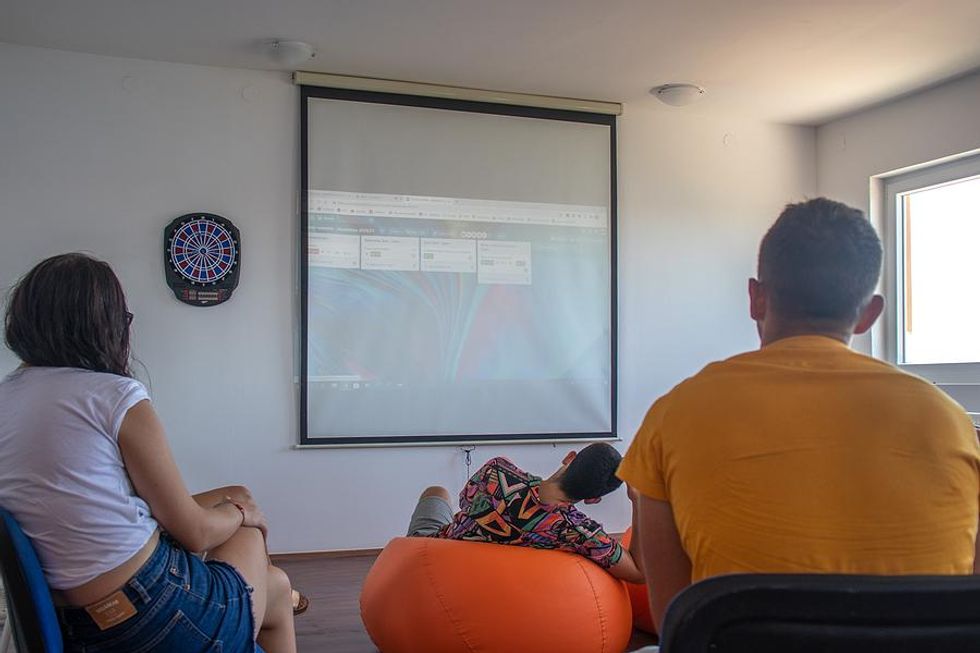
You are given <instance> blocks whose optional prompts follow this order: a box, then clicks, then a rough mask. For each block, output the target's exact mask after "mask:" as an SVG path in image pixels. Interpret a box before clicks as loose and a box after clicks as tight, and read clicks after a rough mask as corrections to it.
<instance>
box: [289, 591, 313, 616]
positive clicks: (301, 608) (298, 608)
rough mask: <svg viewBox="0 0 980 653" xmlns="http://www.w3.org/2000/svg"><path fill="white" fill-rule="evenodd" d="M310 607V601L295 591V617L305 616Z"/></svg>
mask: <svg viewBox="0 0 980 653" xmlns="http://www.w3.org/2000/svg"><path fill="white" fill-rule="evenodd" d="M309 607H310V599H308V598H307V597H306V596H304V595H303V594H300V593H299V591H298V590H293V616H296V615H298V614H303V613H304V612H306V611H307V610H308V609H309Z"/></svg>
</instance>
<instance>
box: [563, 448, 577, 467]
mask: <svg viewBox="0 0 980 653" xmlns="http://www.w3.org/2000/svg"><path fill="white" fill-rule="evenodd" d="M576 455H577V454H576V452H574V451H569V452H568V453H566V454H565V457H564V458H562V459H561V464H562V465H567V464H568V463H570V462H572V461H573V460H575V456H576Z"/></svg>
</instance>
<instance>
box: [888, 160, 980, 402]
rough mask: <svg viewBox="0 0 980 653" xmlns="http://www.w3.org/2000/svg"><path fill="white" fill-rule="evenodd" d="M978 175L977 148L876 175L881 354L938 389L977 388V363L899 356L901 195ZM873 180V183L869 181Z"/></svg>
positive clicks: (902, 290) (901, 343) (901, 325)
mask: <svg viewBox="0 0 980 653" xmlns="http://www.w3.org/2000/svg"><path fill="white" fill-rule="evenodd" d="M977 176H980V150H973V151H971V152H967V153H964V154H962V155H958V156H956V157H951V158H948V159H944V160H940V161H937V162H932V163H927V164H923V165H920V166H914V167H912V168H906V169H903V170H899V171H895V172H894V173H889V174H887V175H881V176H880V177H879V179H880V181H881V182H882V188H881V190H882V194H881V206H880V209H881V213H880V215H881V217H882V222H881V227H882V232H883V236H884V242H883V246H884V257H883V258H884V260H883V268H884V269H883V271H882V272H883V274H882V290H883V293H884V295H885V299H886V302H885V315H884V325H883V327H884V328H883V333H882V336H883V337H882V341H883V342H882V344H883V347H882V351H881V353H882V354H883V355H884V358H885V360H887V361H888V362H890V363H893V364H894V365H896V366H898V367H899V368H901V369H903V370H905V371H907V372H911V373H913V374H917V375H919V376H922V377H923V378H926V379H928V380H930V381H932V382H933V383H937V384H943V385H961V384H962V385H978V384H980V362H965V363H905V362H903V361H902V357H901V356H900V354H901V353H902V348H903V346H904V335H903V330H904V328H905V321H904V310H903V307H904V306H905V230H904V227H905V225H904V221H902V220H900V217H901V216H900V214H899V211H898V206H899V202H900V201H901V196H902V195H903V194H905V193H909V192H911V191H915V190H923V189H927V188H934V187H937V186H942V185H945V184H949V183H951V182H955V181H959V180H965V179H971V178H974V177H977ZM873 181H874V180H873Z"/></svg>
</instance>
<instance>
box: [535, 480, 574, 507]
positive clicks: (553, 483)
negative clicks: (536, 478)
mask: <svg viewBox="0 0 980 653" xmlns="http://www.w3.org/2000/svg"><path fill="white" fill-rule="evenodd" d="M538 501H540V502H541V503H544V504H548V505H552V504H565V505H571V504H573V503H575V502H574V501H572V500H571V499H569V498H568V497H567V496H565V493H564V492H562V491H561V485H560V484H559V483H558V479H557V478H555V477H554V476H551V477H549V478H546V479H545V480H543V481H541V484H540V485H539V486H538Z"/></svg>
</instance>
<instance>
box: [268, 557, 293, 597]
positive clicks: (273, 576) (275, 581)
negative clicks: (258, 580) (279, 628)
mask: <svg viewBox="0 0 980 653" xmlns="http://www.w3.org/2000/svg"><path fill="white" fill-rule="evenodd" d="M266 583H267V588H268V589H267V592H268V594H269V597H270V602H271V600H272V597H275V598H276V599H278V600H288V601H289V602H290V607H291V606H292V592H293V585H292V582H291V581H290V580H289V576H288V575H287V574H286V572H284V571H283V570H282V569H280V568H279V567H274V566H273V565H269V566H268V567H267V570H266Z"/></svg>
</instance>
